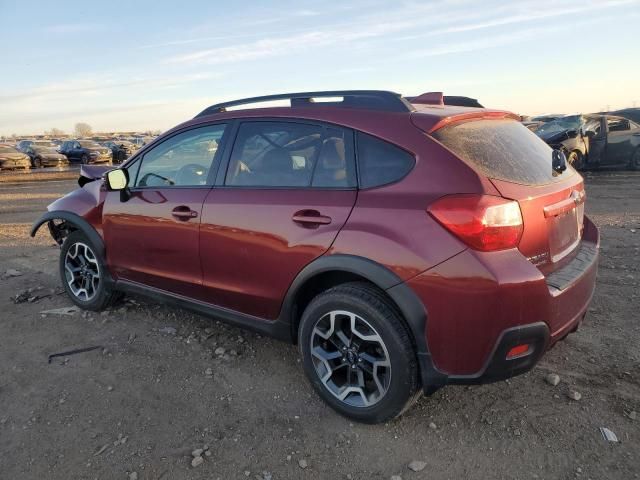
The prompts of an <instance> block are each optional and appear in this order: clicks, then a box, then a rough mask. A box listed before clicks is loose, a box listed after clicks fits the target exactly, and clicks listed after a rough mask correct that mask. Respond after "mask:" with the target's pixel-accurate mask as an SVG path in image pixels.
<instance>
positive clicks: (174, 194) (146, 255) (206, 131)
mask: <svg viewBox="0 0 640 480" xmlns="http://www.w3.org/2000/svg"><path fill="white" fill-rule="evenodd" d="M225 128H226V127H225V125H224V124H214V125H208V126H204V127H198V128H193V129H190V130H187V131H183V132H181V133H178V134H175V135H173V136H171V137H169V138H168V139H166V140H165V141H163V142H161V143H159V144H157V145H156V146H154V147H153V148H151V149H150V150H148V151H146V152H143V153H142V155H139V156H137V157H136V158H135V159H134V160H133V162H131V163H129V164H128V165H126V167H125V168H126V169H127V172H128V175H129V185H130V190H131V193H130V198H129V199H128V200H126V201H121V197H120V192H108V193H107V197H106V200H105V202H104V208H103V227H104V237H105V242H106V247H107V263H108V265H109V267H110V270H111V271H112V272H113V273H114V274H115V275H116V276H117V278H118V279H124V280H129V281H133V282H137V283H140V284H144V285H147V286H151V287H155V288H158V289H162V290H165V291H168V292H172V293H176V294H180V295H185V296H190V297H196V296H198V293H199V289H200V288H201V285H202V270H201V268H200V258H199V229H200V219H201V214H202V204H203V201H204V199H205V197H206V196H207V194H208V193H209V190H210V189H211V184H212V181H213V178H214V177H215V170H216V168H217V165H218V162H219V157H220V155H219V150H218V145H220V144H221V142H222V139H223V134H224V132H225Z"/></svg>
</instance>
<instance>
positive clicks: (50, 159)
mask: <svg viewBox="0 0 640 480" xmlns="http://www.w3.org/2000/svg"><path fill="white" fill-rule="evenodd" d="M24 153H26V154H27V155H29V159H30V160H31V166H32V167H34V168H38V167H62V166H65V165H69V160H68V159H67V157H66V156H64V155H63V154H61V153H59V152H58V150H57V145H56V144H55V143H53V142H49V141H39V140H37V141H34V142H33V143H32V144H31V145H30V146H28V147H26V148H25V150H24Z"/></svg>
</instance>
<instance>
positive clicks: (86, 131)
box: [75, 122, 91, 137]
mask: <svg viewBox="0 0 640 480" xmlns="http://www.w3.org/2000/svg"><path fill="white" fill-rule="evenodd" d="M75 132H76V136H78V137H88V136H89V135H91V125H89V124H88V123H84V122H80V123H76V127H75Z"/></svg>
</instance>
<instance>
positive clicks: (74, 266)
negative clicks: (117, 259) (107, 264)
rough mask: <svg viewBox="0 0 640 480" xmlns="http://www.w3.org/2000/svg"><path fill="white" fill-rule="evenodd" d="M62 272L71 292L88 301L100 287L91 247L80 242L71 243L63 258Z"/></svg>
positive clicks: (95, 259) (96, 263) (98, 270)
mask: <svg viewBox="0 0 640 480" xmlns="http://www.w3.org/2000/svg"><path fill="white" fill-rule="evenodd" d="M64 272H65V277H66V280H67V285H69V289H70V290H71V293H73V295H74V296H75V297H76V298H78V299H79V300H82V301H85V302H88V301H89V300H91V299H92V298H93V297H94V296H95V295H96V293H97V292H98V289H99V287H100V267H99V266H98V259H97V258H96V255H95V254H94V253H93V250H91V248H90V247H89V246H88V245H87V244H85V243H82V242H77V243H74V244H73V245H71V247H70V248H69V250H67V254H66V255H65V258H64Z"/></svg>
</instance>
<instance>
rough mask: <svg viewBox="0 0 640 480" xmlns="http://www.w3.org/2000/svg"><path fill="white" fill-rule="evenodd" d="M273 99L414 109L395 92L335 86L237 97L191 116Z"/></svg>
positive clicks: (302, 104)
mask: <svg viewBox="0 0 640 480" xmlns="http://www.w3.org/2000/svg"><path fill="white" fill-rule="evenodd" d="M337 97H340V98H341V100H336V101H332V99H333V98H337ZM322 98H327V99H328V100H327V101H320V102H317V101H316V99H322ZM274 100H290V101H291V106H292V107H313V106H332V107H349V108H362V109H368V110H383V111H387V112H412V111H414V110H415V109H414V107H413V106H412V105H411V104H410V103H409V102H407V101H406V100H405V99H404V98H402V96H401V95H400V94H398V93H394V92H388V91H385V90H335V91H326V92H300V93H281V94H278V95H266V96H262V97H251V98H242V99H240V100H232V101H230V102H224V103H217V104H215V105H211V106H210V107H207V108H206V109H204V110H203V111H202V112H200V113H199V114H198V115H196V116H195V118H198V117H203V116H205V115H212V114H214V113H221V112H226V111H227V109H228V108H229V107H237V106H239V105H248V104H252V103H262V102H272V101H274Z"/></svg>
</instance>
